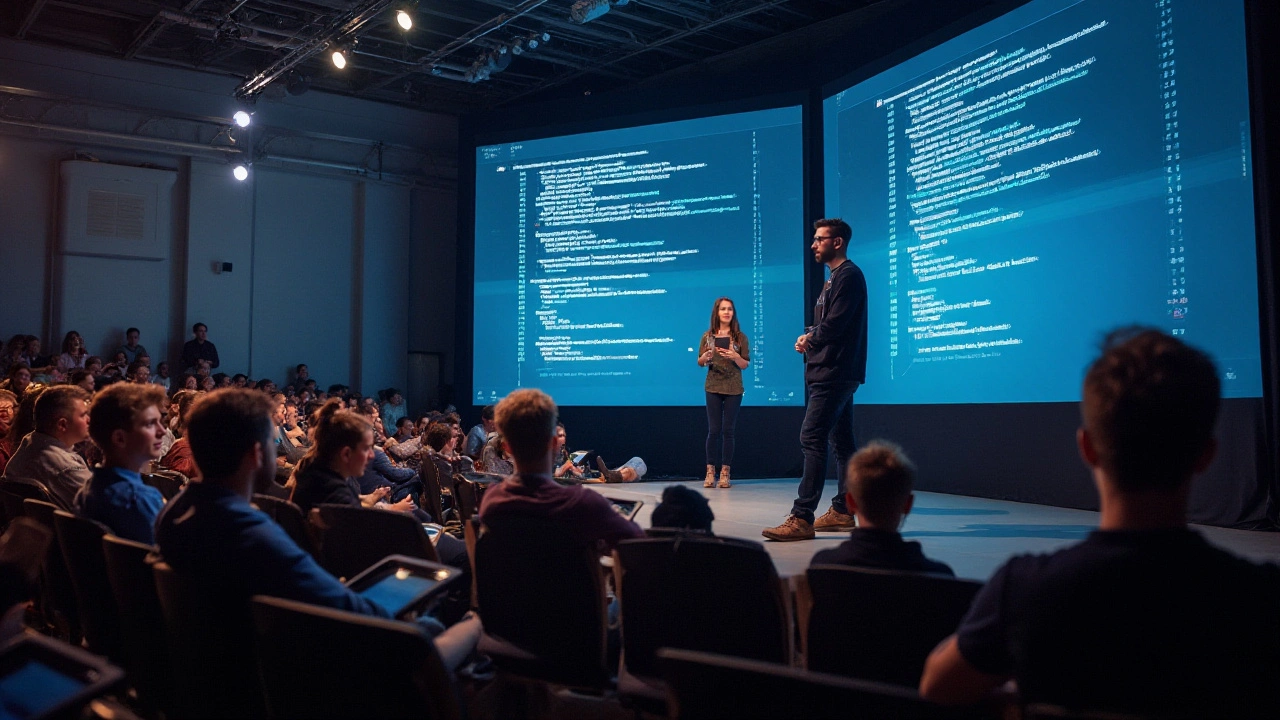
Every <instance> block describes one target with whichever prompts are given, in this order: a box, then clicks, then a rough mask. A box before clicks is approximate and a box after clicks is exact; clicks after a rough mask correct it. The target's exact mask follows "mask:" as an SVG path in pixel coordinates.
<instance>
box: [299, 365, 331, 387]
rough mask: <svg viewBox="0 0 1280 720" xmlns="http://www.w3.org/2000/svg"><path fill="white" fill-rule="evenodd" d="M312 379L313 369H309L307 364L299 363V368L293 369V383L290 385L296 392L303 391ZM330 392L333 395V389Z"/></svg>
mask: <svg viewBox="0 0 1280 720" xmlns="http://www.w3.org/2000/svg"><path fill="white" fill-rule="evenodd" d="M310 379H311V368H309V367H307V364H306V363H298V365H297V367H295V368H294V369H293V382H291V383H289V384H290V385H292V386H293V389H294V390H295V391H296V390H301V389H302V388H303V387H304V386H305V385H306V384H307V381H308V380H310ZM329 392H330V394H332V393H333V389H332V388H330V390H329Z"/></svg>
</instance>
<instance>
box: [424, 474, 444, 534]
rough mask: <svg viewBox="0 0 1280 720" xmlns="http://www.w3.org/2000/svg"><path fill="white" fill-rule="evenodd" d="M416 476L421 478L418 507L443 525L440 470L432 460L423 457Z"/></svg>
mask: <svg viewBox="0 0 1280 720" xmlns="http://www.w3.org/2000/svg"><path fill="white" fill-rule="evenodd" d="M418 476H419V477H421V478H422V497H420V498H418V507H420V508H422V509H423V510H426V511H427V512H429V513H431V517H432V518H434V519H435V521H436V522H437V523H439V524H441V525H443V524H444V499H443V498H444V492H443V491H442V490H441V489H440V468H438V467H436V464H435V461H434V460H432V458H429V457H424V458H423V459H422V467H421V469H420V470H419V471H418Z"/></svg>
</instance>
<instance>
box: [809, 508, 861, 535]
mask: <svg viewBox="0 0 1280 720" xmlns="http://www.w3.org/2000/svg"><path fill="white" fill-rule="evenodd" d="M856 527H858V519H857V518H855V517H854V516H852V515H845V514H844V513H842V512H839V511H837V510H836V509H835V508H834V507H830V508H827V511H826V512H824V513H822V517H820V518H818V519H817V520H814V521H813V529H814V530H816V531H818V532H851V531H852V530H853V529H854V528H856Z"/></svg>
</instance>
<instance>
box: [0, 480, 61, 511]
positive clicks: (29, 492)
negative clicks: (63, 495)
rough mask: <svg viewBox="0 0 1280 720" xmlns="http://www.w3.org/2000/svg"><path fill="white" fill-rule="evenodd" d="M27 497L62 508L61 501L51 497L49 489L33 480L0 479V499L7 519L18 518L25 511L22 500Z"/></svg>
mask: <svg viewBox="0 0 1280 720" xmlns="http://www.w3.org/2000/svg"><path fill="white" fill-rule="evenodd" d="M28 498H30V499H32V500H40V501H42V502H47V503H49V504H51V505H54V506H55V507H57V508H59V509H61V508H62V503H60V502H58V500H57V499H56V498H54V497H53V494H52V493H50V492H49V489H48V488H46V487H45V486H44V485H42V484H40V483H38V482H35V481H34V480H25V479H22V478H5V479H4V480H0V501H2V502H3V503H4V510H5V514H6V515H8V516H9V519H14V518H20V517H22V516H23V515H24V514H25V513H26V510H24V509H23V507H22V501H23V500H26V499H28Z"/></svg>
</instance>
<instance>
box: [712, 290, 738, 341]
mask: <svg viewBox="0 0 1280 720" xmlns="http://www.w3.org/2000/svg"><path fill="white" fill-rule="evenodd" d="M725 301H728V303H729V306H730V307H732V308H733V319H732V320H730V321H729V339H730V340H732V341H733V344H734V345H737V346H738V347H742V346H743V344H744V340H745V338H744V336H743V335H742V329H741V328H739V327H738V306H737V305H736V304H735V303H734V302H733V301H732V300H730V299H729V298H727V297H718V298H716V304H715V305H712V306H711V329H710V330H708V331H707V332H708V333H709V334H710V335H711V337H715V336H716V333H717V332H719V331H720V303H722V302H725Z"/></svg>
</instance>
